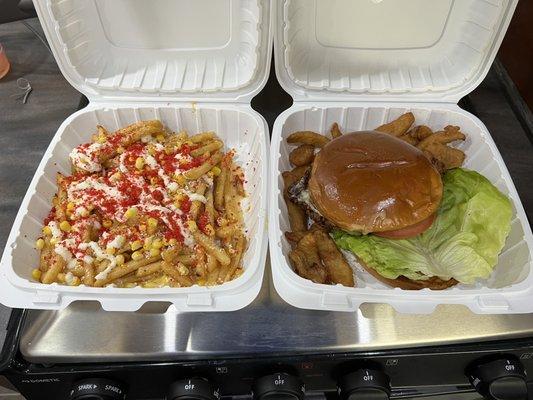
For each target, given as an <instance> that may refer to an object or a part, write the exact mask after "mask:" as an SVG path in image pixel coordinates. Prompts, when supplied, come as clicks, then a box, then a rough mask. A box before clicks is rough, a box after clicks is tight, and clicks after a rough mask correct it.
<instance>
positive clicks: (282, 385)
mask: <svg viewBox="0 0 533 400" xmlns="http://www.w3.org/2000/svg"><path fill="white" fill-rule="evenodd" d="M252 389H253V393H254V399H255V400H303V398H304V393H305V387H304V385H303V383H302V381H301V380H300V379H299V378H297V377H296V376H293V375H289V374H286V373H284V372H280V373H277V374H272V375H266V376H263V377H261V378H259V379H258V380H256V381H255V382H254V385H253V388H252Z"/></svg>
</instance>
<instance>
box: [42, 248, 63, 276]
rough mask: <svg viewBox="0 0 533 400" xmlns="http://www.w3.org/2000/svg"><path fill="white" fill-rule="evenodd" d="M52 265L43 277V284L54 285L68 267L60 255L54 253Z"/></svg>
mask: <svg viewBox="0 0 533 400" xmlns="http://www.w3.org/2000/svg"><path fill="white" fill-rule="evenodd" d="M50 261H51V263H50V267H49V268H48V270H47V271H46V272H45V273H44V275H42V280H41V282H42V283H52V282H54V281H55V280H56V278H57V275H58V274H59V273H60V272H61V271H63V268H65V266H66V262H65V260H64V259H63V257H61V256H60V255H59V254H56V253H52V256H51V260H50Z"/></svg>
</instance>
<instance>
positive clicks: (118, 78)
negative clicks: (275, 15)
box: [34, 0, 271, 102]
mask: <svg viewBox="0 0 533 400" xmlns="http://www.w3.org/2000/svg"><path fill="white" fill-rule="evenodd" d="M34 2H35V8H36V10H37V13H38V15H39V19H40V21H41V24H42V25H43V29H44V32H45V34H46V37H47V38H48V42H49V43H50V46H51V48H52V51H53V53H54V56H55V58H56V61H57V63H58V64H59V67H60V69H61V71H62V73H63V75H64V76H65V78H66V79H67V80H68V81H69V82H70V83H71V84H72V86H74V87H75V88H76V89H77V90H79V91H80V92H82V93H83V94H85V95H86V96H87V97H88V98H89V99H91V100H93V101H110V100H112V101H113V102H117V101H121V102H122V101H124V102H127V101H150V102H151V101H176V100H191V101H192V100H201V101H218V102H220V101H232V102H236V101H238V102H249V101H250V100H251V98H252V97H253V96H254V95H255V94H256V93H257V92H259V91H260V90H261V88H262V87H263V85H264V83H265V82H266V79H267V77H268V72H269V70H268V65H269V61H270V60H269V57H270V49H271V37H270V30H271V29H270V7H269V2H268V1H262V0H194V1H190V0H152V1H146V0H90V1H88V0H34Z"/></svg>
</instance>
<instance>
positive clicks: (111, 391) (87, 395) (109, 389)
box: [70, 378, 126, 400]
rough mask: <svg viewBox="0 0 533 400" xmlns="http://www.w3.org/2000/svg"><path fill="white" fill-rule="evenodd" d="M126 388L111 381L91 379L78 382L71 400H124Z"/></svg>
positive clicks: (73, 389) (72, 392)
mask: <svg viewBox="0 0 533 400" xmlns="http://www.w3.org/2000/svg"><path fill="white" fill-rule="evenodd" d="M125 398H126V392H125V390H124V387H123V386H122V385H121V384H120V383H118V382H115V381H112V380H111V379H105V378H89V379H82V380H81V381H77V382H76V383H75V384H74V387H73V388H72V390H71V391H70V399H71V400H123V399H125Z"/></svg>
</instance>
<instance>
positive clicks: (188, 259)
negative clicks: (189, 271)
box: [176, 254, 196, 267]
mask: <svg viewBox="0 0 533 400" xmlns="http://www.w3.org/2000/svg"><path fill="white" fill-rule="evenodd" d="M176 261H178V262H180V263H182V264H184V265H186V266H187V267H190V266H192V265H194V264H196V257H195V256H194V254H179V255H177V256H176Z"/></svg>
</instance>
